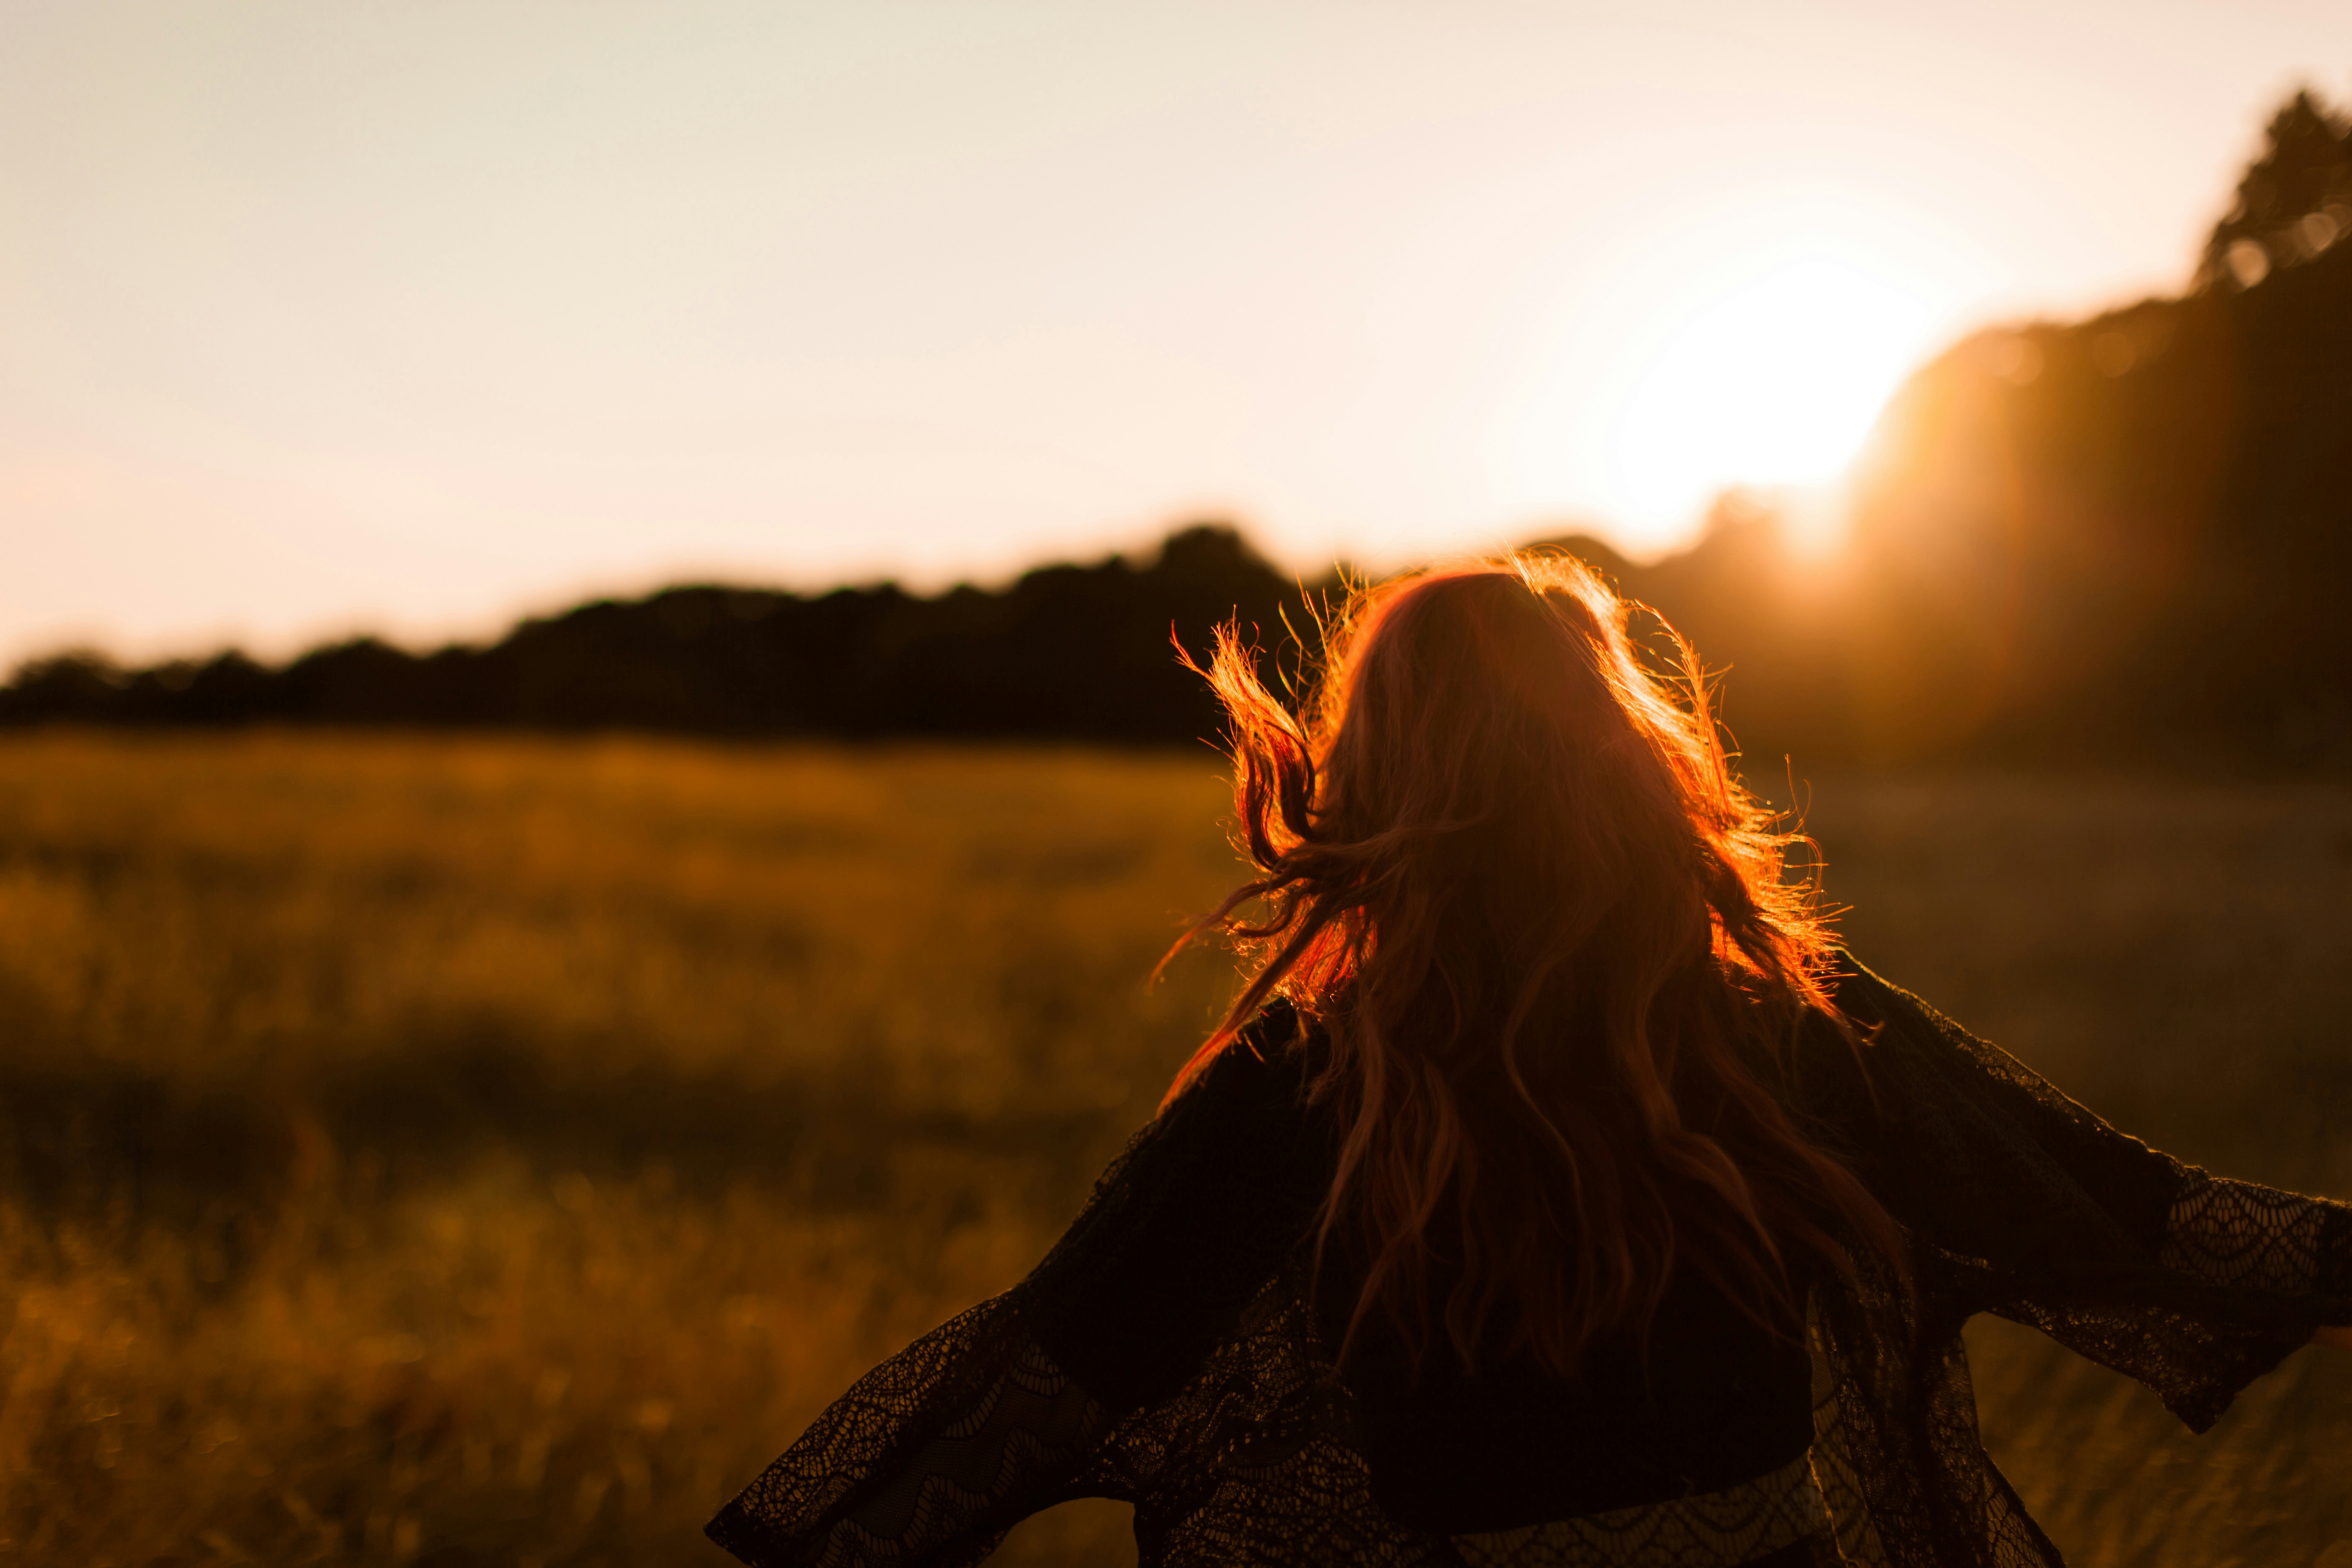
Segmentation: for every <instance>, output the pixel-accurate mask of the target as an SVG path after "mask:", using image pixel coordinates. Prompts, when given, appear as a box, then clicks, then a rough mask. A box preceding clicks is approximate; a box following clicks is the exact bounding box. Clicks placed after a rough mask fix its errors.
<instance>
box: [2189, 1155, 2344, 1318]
mask: <svg viewBox="0 0 2352 1568" xmlns="http://www.w3.org/2000/svg"><path fill="white" fill-rule="evenodd" d="M2158 1261H2159V1262H2161V1263H2162V1264H2163V1265H2164V1266H2165V1267H2166V1268H2175V1269H2179V1271H2180V1272H2181V1273H2183V1274H2186V1275H2188V1276H2189V1277H2190V1278H2191V1279H2198V1280H2201V1281H2203V1282H2204V1283H2206V1284H2208V1285H2222V1286H2245V1287H2252V1288H2253V1289H2260V1290H2276V1291H2280V1292H2282V1293H2284V1294H2287V1295H2294V1296H2330V1297H2347V1296H2352V1206H2347V1205H2344V1204H2340V1203H2336V1202H2334V1201H2332V1200H2330V1199H2327V1198H2314V1197H2305V1195H2304V1194H2301V1193H2289V1192H2281V1191H2280V1190H2278V1189H2277V1188H2275V1187H2265V1186H2260V1185H2257V1184H2254V1183H2252V1182H2233V1181H2230V1180H2227V1179H2225V1178H2222V1177H2219V1176H2209V1175H2207V1174H2206V1173H2204V1172H2202V1171H2197V1172H2192V1173H2190V1175H2189V1179H2188V1180H2187V1181H2186V1182H2185V1183H2184V1184H2182V1186H2181V1189H2180V1192H2179V1195H2178V1196H2177V1197H2175V1198H2174V1199H2173V1200H2172V1208H2171V1211H2170V1212H2169V1213H2168V1215H2166V1216H2165V1225H2164V1245H2163V1247H2162V1248H2161V1250H2160V1251H2159V1253H2158Z"/></svg>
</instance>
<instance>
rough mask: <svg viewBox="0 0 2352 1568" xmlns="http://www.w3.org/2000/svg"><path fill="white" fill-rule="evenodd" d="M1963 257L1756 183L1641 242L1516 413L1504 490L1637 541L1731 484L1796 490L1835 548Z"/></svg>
mask: <svg viewBox="0 0 2352 1568" xmlns="http://www.w3.org/2000/svg"><path fill="white" fill-rule="evenodd" d="M1702 220H1703V221H1702ZM1954 260H1955V258H1951V257H1949V256H1948V255H1944V254H1939V253H1938V247H1937V246H1936V245H1935V244H1934V243H1933V242H1932V239H1931V237H1927V236H1925V235H1922V234H1920V233H1918V232H1917V231H1916V230H1907V229H1906V227H1905V226H1903V225H1902V224H1901V223H1900V222H1899V221H1897V220H1895V219H1894V218H1892V217H1889V216H1886V215H1885V214H1884V213H1883V212H1881V211H1874V210H1871V209H1869V208H1867V207H1865V206H1864V205H1861V204H1858V203H1855V202H1852V201H1843V202H1838V201H1819V200H1816V201H1810V202H1808V201H1788V202H1774V201H1771V200H1769V199H1767V198H1766V197H1764V196H1762V195H1759V196H1757V197H1754V198H1752V205H1751V206H1750V209H1749V210H1747V211H1738V210H1728V211H1725V210H1717V211H1714V212H1711V213H1707V214H1704V215H1696V216H1695V217H1694V218H1692V219H1690V220H1689V221H1686V222H1685V224H1684V225H1683V226H1681V231H1680V232H1678V233H1669V234H1665V235H1653V236H1650V237H1646V238H1645V242H1644V243H1642V244H1631V243H1629V245H1628V246H1627V247H1625V251H1624V253H1623V255H1622V257H1621V258H1618V259H1617V262H1616V265H1615V267H1614V268H1612V270H1613V271H1614V272H1615V274H1616V276H1615V278H1614V279H1612V283H1611V284H1610V285H1609V291H1610V293H1611V294H1612V309H1611V310H1608V311H1607V312H1605V313H1603V314H1601V315H1599V317H1598V319H1599V320H1601V321H1603V322H1604V323H1605V324H1604V325H1602V326H1600V327H1598V328H1595V327H1590V326H1588V327H1584V328H1582V329H1581V330H1580V331H1575V332H1573V333H1572V334H1566V335H1564V336H1563V339H1562V340H1561V341H1557V342H1554V343H1553V344H1551V345H1550V347H1549V353H1551V355H1552V356H1553V357H1552V362H1551V363H1550V364H1549V366H1547V367H1545V368H1543V369H1542V370H1540V371H1538V373H1537V374H1536V375H1535V377H1534V378H1533V379H1534V381H1535V384H1534V386H1533V387H1532V388H1531V390H1530V393H1529V395H1527V396H1526V397H1525V399H1524V400H1523V401H1522V402H1521V403H1520V404H1519V405H1518V407H1517V410H1516V412H1515V414H1514V415H1513V416H1511V417H1510V419H1509V421H1508V427H1507V434H1506V436H1505V450H1504V452H1503V453H1502V458H1503V467H1504V468H1505V470H1506V472H1505V473H1504V474H1503V475H1502V476H1500V477H1501V480H1502V483H1503V485H1504V487H1505V488H1506V490H1507V493H1508V494H1509V496H1510V498H1511V499H1512V500H1514V501H1516V502H1517V503H1518V504H1519V505H1522V506H1526V507H1530V508H1544V509H1548V510H1552V511H1554V512H1563V511H1565V512H1571V513H1575V514H1578V515H1580V516H1586V517H1590V518H1591V519H1592V520H1593V521H1595V522H1596V523H1598V524H1599V525H1601V526H1602V527H1604V528H1605V529H1607V530H1608V531H1610V532H1611V533H1612V534H1613V535H1615V536H1616V537H1618V538H1620V539H1622V540H1623V541H1624V542H1627V543H1629V544H1631V545H1633V547H1635V548H1637V549H1638V548H1641V547H1643V545H1645V544H1647V545H1652V546H1656V545H1663V544H1664V543H1667V542H1672V541H1673V540H1675V539H1677V538H1680V537H1685V536H1687V534H1688V531H1689V530H1690V529H1691V527H1692V526H1693V525H1694V524H1695V523H1696V521H1697V520H1698V518H1699V516H1700V515H1701V513H1702V512H1703V511H1704V510H1705V509H1706V505H1707V503H1708V501H1709V500H1711V498H1713V497H1714V496H1715V495H1717V494H1718V493H1719V492H1721V491H1722V490H1724V489H1729V488H1732V487H1735V486H1736V487H1740V488H1743V489H1751V490H1755V491H1759V492H1763V493H1767V494H1780V495H1787V496H1790V497H1797V496H1802V497H1804V498H1806V499H1805V500H1804V503H1803V504H1802V505H1799V506H1796V507H1793V508H1792V510H1791V523H1792V526H1793V527H1795V528H1796V529H1797V531H1799V532H1801V533H1802V534H1805V535H1806V537H1805V538H1804V539H1802V540H1801V542H1803V543H1806V544H1808V545H1811V546H1812V547H1814V548H1824V547H1826V546H1827V545H1828V544H1830V543H1832V542H1834V536H1835V535H1836V533H1837V532H1838V531H1839V530H1840V528H1841V527H1842V520H1841V519H1840V517H1839V516H1838V509H1837V508H1836V507H1835V506H1834V505H1833V504H1832V503H1831V502H1830V501H1829V500H1825V499H1824V498H1826V497H1830V496H1832V495H1833V494H1834V492H1835V490H1836V488H1837V484H1838V481H1839V479H1840V478H1841V476H1842V475H1843V471H1844V469H1845V468H1846V467H1847V466H1848V465H1849V464H1850V463H1851V462H1852V460H1853V458H1854V456H1855V454H1856V453H1857V452H1858V451H1859V449H1860V448H1861V446H1862V444H1863V441H1864V437H1867V436H1868V434H1869V432H1870V429H1871V426H1872V425H1873V424H1874V421H1875V420H1876V418H1877V416H1878V414H1879V412H1880V410H1881V409H1882V408H1883V407H1884V406H1885V403H1886V400H1887V398H1888V396H1889V395H1891V394H1892V393H1893V392H1894V391H1895V388H1896V387H1897V386H1899V385H1900V384H1902V381H1903V379H1904V377H1905V376H1906V375H1907V374H1910V372H1911V371H1913V370H1914V369H1916V368H1917V366H1918V365H1919V364H1920V363H1921V362H1922V361H1924V360H1925V359H1926V358H1927V355H1928V354H1929V353H1932V352H1933V351H1934V349H1935V347H1936V346H1937V343H1938V342H1939V340H1940V337H1941V335H1942V334H1944V333H1945V332H1946V331H1948V329H1949V322H1950V319H1951V317H1952V315H1953V313H1954V310H1955V308H1956V306H1957V305H1958V298H1957V297H1958V294H1959V293H1960V292H1961V289H1959V288H1958V287H1956V284H1958V276H1957V275H1958V272H1959V271H1961V270H1962V268H1958V267H1955V266H1954V265H1953V262H1954Z"/></svg>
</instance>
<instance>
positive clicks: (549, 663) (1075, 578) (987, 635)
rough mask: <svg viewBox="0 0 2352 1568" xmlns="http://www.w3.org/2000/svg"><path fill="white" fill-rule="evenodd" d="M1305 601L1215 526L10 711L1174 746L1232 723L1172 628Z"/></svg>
mask: <svg viewBox="0 0 2352 1568" xmlns="http://www.w3.org/2000/svg"><path fill="white" fill-rule="evenodd" d="M1302 604H1303V600H1302V595H1301V593H1300V590H1299V588H1298V586H1297V584H1295V583H1293V582H1292V581H1291V580H1290V579H1288V578H1286V577H1285V576H1283V575H1282V574H1280V573H1278V572H1276V570H1275V569H1274V568H1273V567H1271V566H1269V565H1268V564H1266V563H1265V561H1263V560H1262V559H1260V558H1259V557H1258V556H1257V555H1256V553H1255V552H1253V551H1252V550H1251V549H1250V548H1249V546H1248V545H1247V544H1246V543H1244V541H1243V540H1242V538H1241V536H1240V535H1239V534H1238V533H1236V532H1235V531H1233V530H1232V529H1230V528H1224V527H1220V526H1212V525H1202V526H1198V527H1193V528H1190V529H1186V530H1184V531H1181V532H1178V533H1176V534H1174V535H1172V536H1171V537H1170V538H1169V539H1168V541H1167V542H1165V543H1164V544H1163V545H1162V546H1161V547H1160V552H1159V553H1158V555H1157V556H1156V557H1155V558H1154V559H1152V560H1150V561H1149V562H1147V563H1134V562H1130V561H1128V560H1126V559H1124V558H1121V557H1119V556H1112V557H1111V558H1110V559H1108V560H1107V561H1103V562H1100V563H1097V564H1094V565H1090V566H1073V565H1058V566H1048V567H1045V568H1042V569H1040V570H1037V571H1034V572H1031V573H1028V574H1026V575H1024V576H1023V577H1022V578H1021V579H1020V580H1019V581H1017V582H1015V583H1014V584H1012V585H1011V586H1010V587H1008V588H1006V589H1004V590H1003V591H1002V592H999V593H989V592H984V591H982V590H980V589H976V588H971V587H960V588H957V589H955V590H953V591H952V592H950V593H947V594H944V595H940V596H938V597H936V598H919V597H916V596H914V595H908V594H906V593H904V592H902V591H900V590H899V589H898V588H897V587H896V586H894V585H892V584H882V585H880V586H878V587H871V588H843V589H838V590H836V591H835V592H833V593H829V594H824V595H819V596H817V597H814V598H802V597H799V596H797V595H792V594H785V593H779V592H775V591H772V590H768V589H751V588H734V587H719V586H693V587H678V588H671V589H667V590H666V591H664V592H662V593H659V594H656V595H653V596H651V597H649V598H646V599H640V600H635V601H629V602H616V601H610V600H605V601H599V602H598V603H595V604H590V605H581V606H580V607H579V608H577V609H574V610H571V611H568V612H566V613H565V614H563V615H561V616H553V617H551V618H549V619H546V620H532V621H526V622H524V623H523V624H522V625H520V626H517V627H516V628H515V629H514V631H513V632H512V633H510V634H509V636H508V637H506V638H505V639H504V640H503V641H501V642H499V643H498V644H496V645H495V646H493V647H485V648H473V647H447V648H443V649H440V650H439V651H437V652H435V653H430V654H425V655H421V656H419V655H412V654H408V653H405V652H403V651H402V650H400V649H398V648H394V647H388V646H386V645H384V644H383V643H380V642H374V641H359V642H352V643H345V644H341V645H339V646H337V647H326V648H320V649H318V650H316V651H314V652H311V653H309V654H305V655H304V656H302V657H301V658H298V659H296V660H295V661H294V662H292V663H291V664H289V665H287V666H286V667H284V668H279V669H267V668H262V667H261V666H259V665H257V664H255V663H254V662H252V661H251V660H249V659H247V658H244V657H242V656H241V655H238V654H235V653H231V654H225V655H223V656H221V657H220V658H215V659H214V660H212V661H210V662H209V663H205V664H202V665H188V664H176V665H163V666H160V667H157V668H152V669H143V670H138V671H122V670H117V669H114V668H110V667H109V666H107V665H106V664H104V663H103V662H101V661H100V660H98V659H95V658H88V657H68V658H58V659H52V660H48V661H46V662H43V663H38V664H34V665H30V666H27V667H26V668H24V669H23V670H21V671H19V672H18V675H17V677H16V682H15V684H14V685H12V686H11V687H9V688H7V689H5V691H0V722H13V723H17V724H24V723H37V722H42V721H96V722H101V723H120V724H236V723H253V722H264V721H267V722H276V723H289V724H357V725H367V724H406V725H423V726H435V727H458V728H468V727H499V728H515V729H531V730H557V731H562V730H588V729H614V728H622V729H635V730H651V731H673V732H675V731H685V732H692V733H701V734H716V735H742V736H754V735H831V736H845V737H868V736H883V735H906V736H996V737H1010V738H1034V739H1086V740H1095V741H1111V742H1166V741H1172V740H1183V739H1189V738H1192V737H1194V736H1200V735H1205V734H1209V733H1212V732H1213V731H1214V729H1215V713H1214V710H1213V704H1212V703H1211V701H1210V700H1209V698H1208V696H1207V694H1206V692H1205V691H1204V690H1203V689H1202V687H1201V683H1200V681H1199V680H1198V679H1196V678H1194V677H1193V676H1192V675H1191V674H1190V673H1188V672H1187V671H1185V670H1184V669H1183V668H1181V667H1180V666H1179V665H1178V664H1177V662H1176V660H1175V657H1174V650H1173V649H1172V648H1171V647H1170V646H1169V637H1170V635H1171V631H1172V632H1175V633H1177V634H1179V635H1181V637H1183V639H1184V642H1185V644H1186V646H1187V647H1191V648H1193V649H1194V650H1196V651H1199V650H1202V649H1203V648H1204V647H1205V646H1206V642H1207V635H1208V632H1209V629H1210V628H1211V627H1213V626H1215V625H1216V624H1217V623H1218V622H1220V621H1222V620H1223V619H1224V618H1225V617H1227V616H1239V617H1240V619H1241V621H1242V622H1243V624H1244V625H1245V626H1259V627H1263V628H1265V630H1266V631H1267V633H1268V634H1269V638H1271V637H1272V636H1276V635H1278V634H1279V632H1280V628H1281V625H1282V616H1284V615H1285V614H1288V615H1289V616H1290V617H1291V618H1292V619H1293V620H1294V621H1295V620H1297V617H1298V614H1299V611H1300V609H1301V607H1302Z"/></svg>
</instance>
